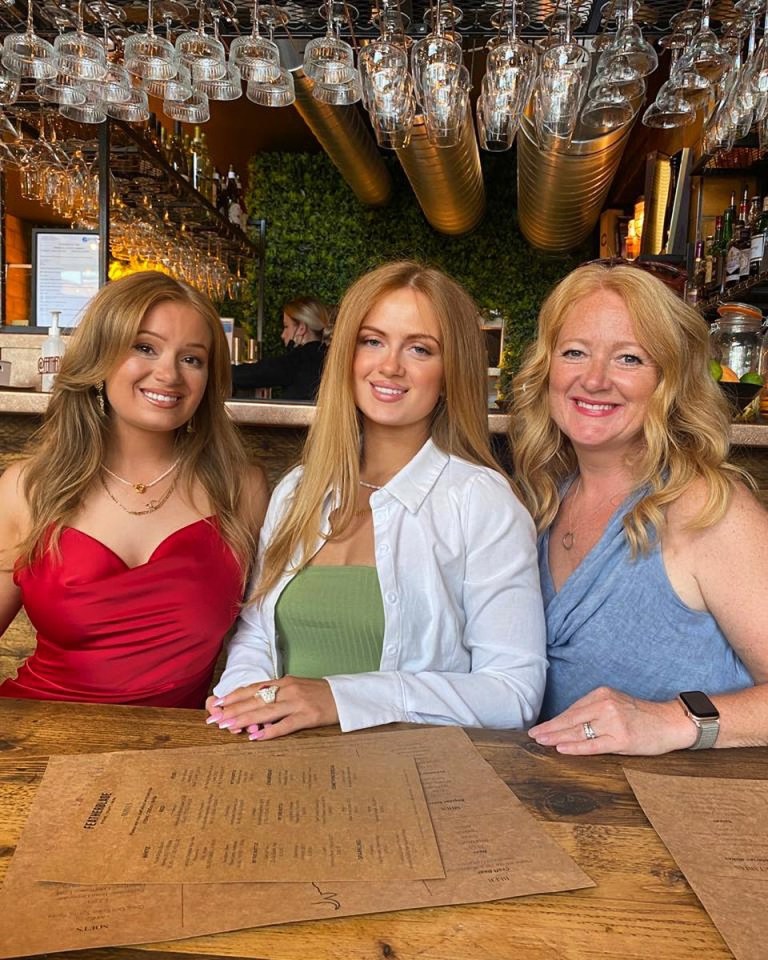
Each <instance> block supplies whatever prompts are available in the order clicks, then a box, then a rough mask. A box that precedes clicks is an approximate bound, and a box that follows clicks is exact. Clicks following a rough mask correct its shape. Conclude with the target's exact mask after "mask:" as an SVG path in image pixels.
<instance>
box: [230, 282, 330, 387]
mask: <svg viewBox="0 0 768 960" xmlns="http://www.w3.org/2000/svg"><path fill="white" fill-rule="evenodd" d="M328 323H329V313H328V309H327V307H326V306H325V304H324V303H321V301H320V300H316V299H315V298H314V297H299V298H298V299H297V300H291V301H290V302H289V303H286V305H285V306H284V307H283V332H282V333H281V335H280V339H281V340H282V341H283V343H284V344H285V347H286V352H285V353H284V354H283V355H282V356H280V357H265V358H264V359H263V360H259V361H258V363H239V364H234V365H233V366H232V386H233V388H234V389H235V390H244V389H246V390H252V389H254V388H255V387H281V388H282V398H283V399H284V400H309V401H312V400H314V399H315V397H316V396H317V390H318V387H319V386H320V375H321V374H322V372H323V363H324V361H325V354H326V352H327V345H326V343H325V342H324V339H323V338H324V335H325V333H326V330H327V328H328Z"/></svg>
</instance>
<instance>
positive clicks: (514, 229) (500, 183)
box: [247, 152, 588, 390]
mask: <svg viewBox="0 0 768 960" xmlns="http://www.w3.org/2000/svg"><path fill="white" fill-rule="evenodd" d="M385 162H386V163H387V166H388V168H389V171H390V173H391V175H392V179H393V181H394V184H395V189H394V193H393V199H392V201H391V202H390V203H389V205H388V206H387V207H385V208H383V209H370V208H368V207H364V206H362V205H361V204H360V203H359V202H358V201H357V199H356V197H355V195H354V194H353V193H352V191H351V190H350V188H349V187H348V186H347V184H346V183H345V181H344V180H343V179H342V177H341V175H340V174H339V173H338V171H337V170H336V168H335V167H334V166H333V164H332V163H331V161H330V160H329V159H328V157H327V156H326V155H325V154H324V153H313V154H306V153H261V154H258V155H257V156H255V157H254V158H253V159H252V160H251V164H250V171H249V178H248V179H249V185H250V186H249V193H248V197H247V207H248V213H249V216H251V217H254V218H256V219H262V218H263V219H265V220H266V221H267V228H266V271H265V292H264V294H265V295H264V302H265V311H264V318H265V323H264V328H265V329H264V347H265V352H267V353H274V352H279V350H281V349H282V344H281V343H280V340H279V335H280V329H281V315H282V314H281V307H282V304H283V303H285V302H286V301H288V300H290V299H292V298H294V297H297V296H307V295H311V296H317V297H320V298H321V299H323V300H325V301H326V302H328V303H337V302H338V301H339V300H340V298H341V295H342V293H343V292H344V290H345V289H346V288H347V287H348V286H349V284H350V283H351V282H352V281H353V280H355V279H356V278H357V277H358V276H359V275H360V274H361V273H364V272H365V271H366V270H369V269H371V268H372V267H375V266H377V265H378V264H380V263H383V262H386V261H388V260H393V259H400V258H408V259H415V260H419V261H422V262H426V263H429V264H432V265H435V266H438V267H441V268H442V269H443V270H445V271H446V272H447V273H449V274H450V275H451V276H453V277H455V278H456V279H457V280H459V281H460V282H461V283H463V284H464V285H465V286H466V287H467V289H468V290H469V291H470V293H471V294H472V296H473V297H474V298H475V300H476V301H477V303H478V304H479V305H480V308H481V309H483V310H485V309H492V308H495V309H498V310H500V311H501V313H502V314H503V315H504V316H505V317H506V318H507V320H506V331H505V344H506V346H505V357H504V361H503V366H504V372H503V374H502V390H504V388H505V386H506V384H507V382H508V377H509V372H510V371H512V370H514V369H515V367H516V365H517V362H518V360H519V357H520V353H521V351H522V349H523V348H524V346H525V344H526V343H528V341H529V340H530V339H531V338H532V336H533V334H534V330H535V320H536V313H537V309H538V306H539V304H540V303H541V300H542V298H543V296H544V295H545V293H546V292H547V290H548V289H549V288H550V287H551V285H552V284H553V283H554V282H555V281H556V280H558V279H559V278H560V277H562V276H564V275H565V274H566V273H567V272H568V271H569V270H570V269H572V268H573V267H574V266H575V265H576V264H577V263H579V262H580V261H581V260H584V259H586V258H587V256H588V254H587V253H586V252H585V251H581V252H579V253H577V254H574V255H573V256H569V257H557V258H554V257H548V256H544V255H542V254H539V253H537V252H536V251H534V250H532V249H531V248H530V247H529V246H528V245H527V243H526V242H525V240H524V239H523V236H522V234H521V233H520V231H519V229H518V226H517V209H516V207H517V202H516V199H517V198H516V194H517V188H516V158H515V156H514V152H510V153H509V154H504V155H502V156H491V155H486V156H484V157H483V172H484V175H485V183H486V198H487V213H486V216H485V218H484V219H483V222H482V223H481V225H480V226H479V227H478V228H477V229H476V230H474V231H473V232H472V233H470V234H467V235H465V236H462V237H446V236H444V235H443V234H439V233H436V232H435V231H434V230H433V229H432V228H431V227H430V226H429V224H428V223H427V221H426V219H425V218H424V215H423V213H422V212H421V208H420V207H419V205H418V203H417V202H416V200H415V198H414V196H413V192H412V190H411V188H410V184H409V183H408V181H407V179H406V177H405V174H404V173H403V171H402V168H401V167H400V164H399V163H398V161H397V159H396V158H395V157H394V156H390V157H387V158H386V159H385ZM249 279H250V284H251V293H252V296H253V297H254V301H253V302H254V303H255V291H256V286H255V285H256V283H257V270H256V265H255V264H253V265H252V266H251V272H250V274H249ZM253 315H254V316H255V311H254V314H253Z"/></svg>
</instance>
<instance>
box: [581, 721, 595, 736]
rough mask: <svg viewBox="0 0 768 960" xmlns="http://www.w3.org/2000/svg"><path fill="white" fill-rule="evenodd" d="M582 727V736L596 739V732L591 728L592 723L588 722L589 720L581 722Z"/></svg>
mask: <svg viewBox="0 0 768 960" xmlns="http://www.w3.org/2000/svg"><path fill="white" fill-rule="evenodd" d="M582 727H583V728H584V736H585V737H586V738H587V740H595V739H597V734H596V733H595V731H594V730H593V729H592V724H591V723H590V722H589V720H585V721H584V723H582Z"/></svg>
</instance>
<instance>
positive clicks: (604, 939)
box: [0, 699, 768, 960]
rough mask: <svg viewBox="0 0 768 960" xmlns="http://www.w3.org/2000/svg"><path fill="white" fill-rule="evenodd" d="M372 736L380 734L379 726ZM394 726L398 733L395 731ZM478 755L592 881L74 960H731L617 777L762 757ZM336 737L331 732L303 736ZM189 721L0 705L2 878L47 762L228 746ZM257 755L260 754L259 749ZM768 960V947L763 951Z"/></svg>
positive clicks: (723, 771)
mask: <svg viewBox="0 0 768 960" xmlns="http://www.w3.org/2000/svg"><path fill="white" fill-rule="evenodd" d="M379 729H381V728H379ZM401 729H402V728H401ZM468 732H469V734H470V736H471V737H472V740H473V741H474V743H475V745H476V746H477V748H478V750H479V751H480V753H481V754H482V755H483V756H484V757H485V759H486V760H488V761H489V762H490V763H491V764H492V765H493V767H494V769H495V770H496V772H497V773H498V774H499V776H500V777H502V779H503V780H504V781H505V782H506V783H507V784H508V785H509V786H510V787H511V789H512V790H514V792H515V793H516V794H517V796H518V797H519V798H520V799H521V800H522V801H523V803H524V804H525V805H526V806H527V807H528V809H529V810H530V811H531V812H532V813H533V815H534V816H535V817H537V818H538V819H539V820H541V821H543V822H544V823H545V825H546V829H547V830H548V832H549V833H550V834H551V835H552V837H553V838H554V839H555V840H557V841H558V842H559V843H560V844H561V845H562V846H563V847H564V848H565V849H566V850H567V851H568V852H569V853H570V854H571V856H572V857H573V858H574V859H575V860H576V862H577V863H578V864H579V865H580V866H581V867H582V868H583V869H584V870H585V871H586V873H588V874H589V876H590V877H592V879H593V880H594V881H595V882H596V884H597V886H596V887H594V888H590V889H586V890H577V891H573V892H570V893H561V894H547V895H544V896H535V897H522V898H518V899H515V900H505V901H497V902H494V903H485V904H467V905H465V906H458V907H457V906H449V907H436V908H431V909H421V910H404V911H399V912H395V913H385V914H376V915H370V916H364V917H349V918H341V919H338V920H323V921H312V922H303V923H294V924H283V925H281V926H274V927H262V928H256V929H252V930H242V931H236V932H233V933H221V934H216V935H211V936H208V937H198V938H195V939H192V940H177V941H173V942H166V943H157V944H152V945H143V946H140V947H115V948H110V949H100V950H84V951H79V952H76V953H68V954H63V953H62V954H46V956H47V957H65V956H66V957H71V958H73V960H77V958H80V960H106V958H114V960H169V958H173V957H178V958H181V957H185V958H187V960H189V956H190V955H194V956H200V957H206V958H211V960H213V958H219V957H222V958H224V957H227V958H238V957H251V958H259V960H358V958H359V960H416V958H418V960H587V958H589V960H597V958H600V960H602V958H611V960H629V958H643V960H719V958H728V957H731V953H730V951H729V950H728V948H727V947H726V945H725V943H724V942H723V940H722V938H721V937H720V935H719V934H718V932H717V930H716V928H715V927H714V925H713V924H712V922H711V921H710V919H709V917H708V916H707V914H706V913H705V911H704V909H703V908H702V907H701V905H700V904H699V901H698V900H697V899H696V897H695V895H694V894H693V892H692V891H691V889H690V888H689V886H688V884H687V883H686V881H685V878H684V877H683V876H682V874H681V873H680V871H679V870H678V869H677V867H676V865H675V863H674V861H673V860H672V858H671V857H670V855H669V854H668V853H667V850H666V848H665V847H664V845H663V844H662V843H661V841H660V840H659V838H658V837H657V835H656V834H655V832H654V831H653V829H652V828H651V827H650V825H649V824H648V822H647V820H646V819H645V817H644V815H643V812H642V810H641V809H640V807H639V806H638V804H637V802H636V800H635V799H634V795H633V794H632V791H631V790H630V788H629V785H628V784H627V782H626V780H625V778H624V776H623V773H622V767H623V766H626V767H627V768H633V769H641V770H648V771H654V772H657V773H669V774H684V775H687V776H715V777H748V778H754V779H768V748H752V749H749V750H707V751H701V752H696V753H690V752H680V753H674V754H669V755H667V756H665V757H655V758H628V757H614V756H605V757H594V758H566V757H562V756H560V755H558V754H557V753H555V752H554V751H552V750H549V749H545V748H543V747H539V746H538V745H536V744H534V743H533V742H532V741H531V740H529V738H528V737H527V736H525V735H524V734H520V733H512V732H503V731H495V730H471V731H468ZM331 733H338V730H337V729H336V728H327V729H325V730H323V731H313V732H312V733H311V735H313V736H317V735H323V734H331ZM222 736H223V735H222V733H221V731H219V730H217V729H215V728H211V727H207V726H206V725H205V724H204V722H203V714H202V713H201V712H198V711H193V710H160V709H144V708H137V707H112V706H99V705H81V704H69V703H45V702H37V701H33V700H29V701H21V700H2V699H0V877H3V876H4V875H5V872H6V870H7V868H8V864H9V861H10V858H11V857H12V856H13V851H14V848H15V844H16V841H17V839H18V837H19V834H20V832H21V829H22V827H23V821H24V818H25V815H26V811H27V809H28V806H29V801H30V797H31V794H32V791H33V790H34V785H35V784H36V783H38V782H39V780H40V778H41V777H42V774H43V771H44V768H45V758H47V757H49V756H52V755H55V754H73V753H95V752H103V751H111V750H141V749H149V750H153V749H163V748H167V747H189V746H194V745H198V744H205V745H213V744H217V743H222V742H226V741H223V740H222ZM254 749H258V744H254ZM766 956H767V957H768V947H766Z"/></svg>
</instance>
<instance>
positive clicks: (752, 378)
mask: <svg viewBox="0 0 768 960" xmlns="http://www.w3.org/2000/svg"><path fill="white" fill-rule="evenodd" d="M740 379H741V382H742V383H753V384H755V385H757V386H758V387H762V385H763V378H762V377H761V376H760V374H759V373H758V372H757V371H756V370H748V371H747V372H746V373H744V374H742V376H741V378H740Z"/></svg>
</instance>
